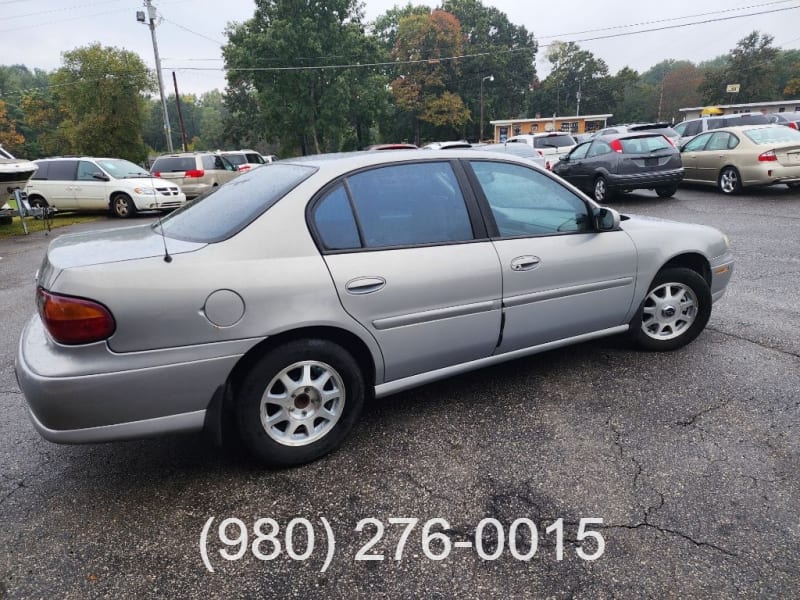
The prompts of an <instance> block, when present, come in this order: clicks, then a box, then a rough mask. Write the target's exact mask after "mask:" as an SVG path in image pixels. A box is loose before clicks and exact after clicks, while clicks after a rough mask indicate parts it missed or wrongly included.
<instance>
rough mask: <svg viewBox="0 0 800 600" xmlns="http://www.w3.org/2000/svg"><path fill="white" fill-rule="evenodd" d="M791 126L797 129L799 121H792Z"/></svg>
mask: <svg viewBox="0 0 800 600" xmlns="http://www.w3.org/2000/svg"><path fill="white" fill-rule="evenodd" d="M789 127H791V128H792V129H797V123H796V122H795V121H792V122H791V123H789Z"/></svg>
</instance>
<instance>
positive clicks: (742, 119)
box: [726, 115, 769, 126]
mask: <svg viewBox="0 0 800 600" xmlns="http://www.w3.org/2000/svg"><path fill="white" fill-rule="evenodd" d="M767 123H769V119H768V118H767V117H766V115H739V116H738V117H734V118H732V119H728V122H727V123H726V124H727V125H729V126H732V125H737V126H738V125H766V124H767Z"/></svg>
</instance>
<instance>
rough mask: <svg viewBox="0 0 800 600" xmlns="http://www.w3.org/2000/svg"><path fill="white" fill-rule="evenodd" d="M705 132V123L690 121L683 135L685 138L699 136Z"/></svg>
mask: <svg viewBox="0 0 800 600" xmlns="http://www.w3.org/2000/svg"><path fill="white" fill-rule="evenodd" d="M702 130H703V122H702V121H689V123H687V124H686V129H685V131H684V133H683V135H684V136H691V135H697V134H698V133H700V132H701V131H702Z"/></svg>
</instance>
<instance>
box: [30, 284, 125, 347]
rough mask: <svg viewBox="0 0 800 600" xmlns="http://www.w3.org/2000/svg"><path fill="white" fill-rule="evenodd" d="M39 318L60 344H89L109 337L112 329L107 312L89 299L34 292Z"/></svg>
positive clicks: (109, 314)
mask: <svg viewBox="0 0 800 600" xmlns="http://www.w3.org/2000/svg"><path fill="white" fill-rule="evenodd" d="M36 305H37V308H38V309H39V316H40V317H41V319H42V322H43V323H44V326H45V327H46V328H47V331H48V332H49V333H50V335H51V336H53V339H54V340H55V341H57V342H58V343H60V344H89V343H91V342H99V341H100V340H105V339H107V338H109V337H111V334H113V333H114V330H115V329H116V323H115V322H114V317H113V316H111V313H110V312H109V311H108V309H107V308H106V307H105V306H103V305H102V304H100V303H99V302H95V301H93V300H87V299H86V298H74V297H72V296H61V295H59V294H52V293H50V292H48V291H47V290H45V289H42V288H39V289H37V290H36Z"/></svg>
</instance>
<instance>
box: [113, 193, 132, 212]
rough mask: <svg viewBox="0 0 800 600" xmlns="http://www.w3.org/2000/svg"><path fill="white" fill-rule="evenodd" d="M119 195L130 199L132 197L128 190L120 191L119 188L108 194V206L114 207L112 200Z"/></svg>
mask: <svg viewBox="0 0 800 600" xmlns="http://www.w3.org/2000/svg"><path fill="white" fill-rule="evenodd" d="M117 196H125V197H126V198H127V199H128V200H130V199H131V196H130V194H128V193H127V192H123V191H120V190H117V191H115V192H111V193H110V194H109V195H108V208H113V207H112V202H114V198H116V197H117Z"/></svg>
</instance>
